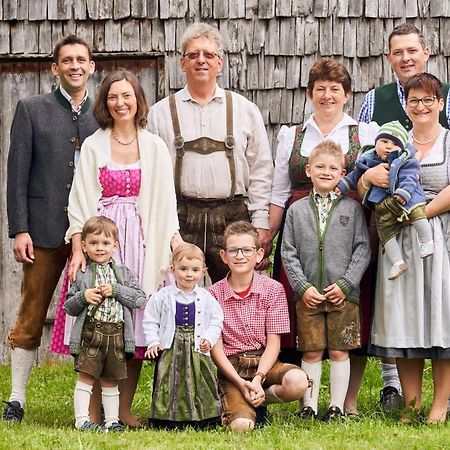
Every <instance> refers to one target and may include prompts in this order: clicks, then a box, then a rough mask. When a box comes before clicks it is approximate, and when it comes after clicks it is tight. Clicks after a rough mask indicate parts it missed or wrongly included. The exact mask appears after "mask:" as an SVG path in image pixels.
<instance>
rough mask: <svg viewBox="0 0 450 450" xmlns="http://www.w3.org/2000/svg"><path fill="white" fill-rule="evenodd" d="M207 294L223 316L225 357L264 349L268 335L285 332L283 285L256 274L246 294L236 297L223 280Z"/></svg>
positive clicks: (287, 326)
mask: <svg viewBox="0 0 450 450" xmlns="http://www.w3.org/2000/svg"><path fill="white" fill-rule="evenodd" d="M209 291H210V292H211V294H212V295H213V296H214V297H215V298H216V299H217V301H218V302H219V304H220V306H221V307H222V310H223V314H224V326H223V331H222V340H223V348H224V352H225V354H226V355H227V356H231V355H235V354H236V353H241V352H246V351H255V350H259V349H261V348H263V349H264V348H265V347H266V344H267V335H268V334H284V333H289V331H290V326H289V313H288V305H287V300H286V294H285V292H284V288H283V286H282V285H281V284H280V283H278V282H277V281H275V280H272V279H271V278H269V277H266V276H264V275H259V274H257V273H255V274H254V276H253V283H252V286H251V289H250V292H249V293H248V295H247V296H246V297H245V298H243V299H242V298H240V297H239V295H237V294H236V293H235V292H234V291H233V289H232V288H231V287H230V285H229V283H228V280H227V279H223V280H221V281H219V282H217V283H215V284H213V285H212V286H211V287H210V288H209Z"/></svg>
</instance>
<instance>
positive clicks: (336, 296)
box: [324, 283, 345, 307]
mask: <svg viewBox="0 0 450 450" xmlns="http://www.w3.org/2000/svg"><path fill="white" fill-rule="evenodd" d="M324 291H325V297H326V298H327V300H328V301H329V302H330V303H332V304H333V305H334V306H336V307H339V306H341V305H343V303H344V300H345V294H344V293H343V292H342V289H341V288H340V287H339V286H338V285H337V284H336V283H333V284H330V286H327V287H326V288H325V289H324Z"/></svg>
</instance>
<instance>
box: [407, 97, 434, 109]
mask: <svg viewBox="0 0 450 450" xmlns="http://www.w3.org/2000/svg"><path fill="white" fill-rule="evenodd" d="M436 99H437V97H422V98H411V99H408V101H407V103H408V106H411V107H412V108H416V107H417V106H419V103H420V102H422V105H423V106H426V107H428V106H433V105H434V102H435V101H436Z"/></svg>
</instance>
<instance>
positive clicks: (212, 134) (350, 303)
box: [2, 22, 450, 432]
mask: <svg viewBox="0 0 450 450" xmlns="http://www.w3.org/2000/svg"><path fill="white" fill-rule="evenodd" d="M180 53H181V56H180V68H181V70H182V71H183V72H184V74H185V76H186V86H185V87H184V88H183V89H181V90H180V91H178V92H176V93H175V94H171V95H169V96H168V97H167V98H164V99H163V100H161V101H159V102H157V103H156V104H154V105H152V106H151V107H149V105H148V104H147V101H146V98H145V94H144V90H143V88H142V85H141V84H140V82H139V80H138V78H137V77H136V76H135V75H134V74H133V73H131V72H130V71H127V70H122V69H119V70H116V71H114V72H113V73H111V74H110V75H107V76H106V77H105V78H104V79H103V81H102V83H101V85H100V87H99V89H98V92H97V93H96V97H95V101H92V100H91V98H90V97H89V95H88V92H87V83H88V79H89V77H90V76H91V75H92V74H93V73H94V71H95V62H94V61H93V57H92V51H91V47H90V46H89V44H88V43H86V42H85V41H84V40H82V39H80V38H79V37H77V36H75V35H70V36H67V37H64V38H63V39H62V40H61V41H59V42H58V43H57V45H56V46H55V48H54V52H53V63H52V65H51V71H52V74H53V75H54V76H55V77H57V78H58V79H59V84H58V87H57V88H56V89H55V90H54V91H53V92H51V93H46V94H41V95H36V96H32V97H29V98H24V99H20V100H19V101H18V103H17V107H16V112H15V115H14V119H13V123H12V127H11V140H10V150H9V156H8V177H7V207H8V224H9V236H10V237H11V238H12V239H13V240H14V242H13V252H14V256H15V259H16V261H17V262H18V263H21V264H22V267H23V277H22V285H21V301H20V307H19V311H18V316H17V320H16V323H15V324H14V326H13V328H12V329H11V330H10V332H9V334H8V342H9V347H10V355H11V385H12V389H11V394H10V397H9V399H8V401H5V402H4V403H5V406H4V409H3V416H2V418H3V420H4V421H9V422H21V421H22V419H23V417H24V411H25V400H26V389H27V384H28V380H29V378H30V374H31V369H32V366H33V364H34V361H35V356H36V351H37V349H38V347H39V345H40V341H41V336H42V331H43V327H44V323H45V318H46V315H47V311H48V308H49V305H50V302H51V298H52V295H53V292H54V291H55V289H56V287H57V284H58V280H59V279H60V277H61V274H64V277H63V278H64V282H63V286H62V291H61V294H60V299H59V305H58V310H57V316H56V320H55V325H54V329H53V336H52V341H51V350H52V351H54V352H57V353H65V354H68V353H70V354H72V355H73V356H74V368H75V370H76V372H77V374H78V378H77V381H76V384H75V392H74V414H75V427H76V428H77V429H79V430H91V431H115V432H121V431H124V430H125V429H126V427H129V428H136V427H139V426H140V421H139V420H138V419H137V418H136V417H135V416H134V415H133V413H132V403H133V397H134V394H135V391H136V388H137V384H138V380H139V376H140V372H141V368H142V364H143V361H144V360H146V359H149V360H152V361H154V362H155V375H154V382H153V388H152V393H151V394H152V395H151V396H152V400H151V406H150V412H149V419H148V423H149V425H150V426H153V427H161V428H176V429H183V428H185V427H186V426H192V427H194V428H205V427H210V426H216V425H219V424H221V425H222V426H224V427H229V428H231V429H232V430H234V431H236V432H246V431H250V430H252V429H253V428H254V427H255V426H257V425H259V424H262V423H264V421H265V419H266V417H267V414H268V412H267V405H268V404H271V403H283V402H291V401H298V402H299V409H298V411H297V413H296V414H297V415H298V416H299V417H300V418H301V419H303V420H317V419H318V417H319V410H318V404H319V402H318V400H319V392H320V385H321V377H322V365H323V360H324V359H325V358H329V363H330V402H329V407H328V408H327V410H326V411H325V412H324V414H323V417H322V420H323V421H325V422H331V421H338V420H341V418H342V417H344V416H345V415H347V416H357V415H358V407H357V402H358V394H359V390H360V387H361V384H362V382H363V379H364V369H365V365H366V361H367V357H368V356H377V357H379V358H380V359H381V362H380V363H381V372H382V376H383V389H382V390H381V392H380V401H381V404H382V407H383V408H384V409H385V410H386V411H391V410H394V409H399V408H404V409H403V412H402V414H401V419H400V420H401V421H402V422H403V423H405V424H407V423H413V422H414V421H415V420H416V418H417V417H418V416H421V415H422V414H423V415H424V420H426V421H427V422H428V423H436V422H444V421H445V420H446V417H447V408H448V402H449V396H450V138H449V131H448V130H449V128H450V100H449V98H448V96H449V85H448V84H445V83H441V81H440V80H439V79H438V78H436V77H435V76H434V75H432V74H430V73H427V72H426V71H425V67H426V62H427V60H428V57H429V49H428V48H427V46H426V44H425V42H424V37H423V35H422V34H421V32H420V31H419V30H418V29H417V28H416V27H415V26H414V25H412V24H409V23H404V24H401V25H398V26H397V27H396V28H394V30H393V31H392V33H391V34H390V36H389V50H388V53H387V55H386V58H387V61H388V63H389V64H390V66H391V67H392V69H393V71H394V72H395V75H396V77H397V80H396V81H395V82H393V83H389V84H386V85H383V86H380V87H377V88H375V89H373V90H371V91H370V92H369V93H368V94H367V95H366V96H365V98H364V101H363V103H362V105H361V110H360V113H359V116H358V119H357V120H355V119H353V118H352V117H350V116H349V115H348V114H347V113H346V112H344V108H345V106H346V103H347V102H348V100H349V98H350V96H351V91H352V80H351V77H350V75H349V73H348V71H347V69H346V68H345V66H344V65H343V64H342V63H340V62H338V61H336V60H333V59H322V58H321V59H318V60H317V61H316V62H315V63H314V65H313V66H312V67H311V68H310V70H309V79H308V85H307V98H308V100H309V101H310V102H311V104H312V107H313V113H312V114H311V116H310V117H309V118H308V119H307V120H305V122H304V123H302V124H299V125H297V126H292V127H288V126H282V127H281V129H280V131H279V135H278V145H277V148H276V156H275V161H273V158H272V151H271V148H270V145H269V141H268V138H267V133H266V130H265V127H264V122H263V119H262V116H261V113H260V111H259V109H258V107H257V106H256V105H255V104H253V103H252V102H250V101H249V100H247V99H246V98H245V97H243V96H241V95H239V94H237V93H234V92H230V91H227V90H224V89H222V88H221V87H219V85H218V83H217V77H218V76H219V75H220V72H221V70H222V68H223V64H224V60H223V43H222V37H221V35H220V33H219V31H218V29H217V28H215V27H214V26H211V25H209V24H206V23H201V22H199V23H194V24H192V25H190V26H188V27H187V28H186V30H185V32H184V34H183V36H182V39H181V48H180ZM275 242H276V244H275ZM273 246H274V248H273V250H274V252H273V272H272V277H271V278H270V277H268V276H266V275H263V274H261V271H264V270H266V269H267V268H268V267H269V266H270V264H271V260H270V259H269V256H271V254H272V247H273ZM425 359H431V362H432V378H433V383H434V390H433V399H432V403H431V407H426V408H424V406H423V405H422V377H423V372H424V361H425Z"/></svg>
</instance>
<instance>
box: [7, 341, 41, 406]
mask: <svg viewBox="0 0 450 450" xmlns="http://www.w3.org/2000/svg"><path fill="white" fill-rule="evenodd" d="M35 357H36V349H33V350H26V349H24V348H19V347H16V348H15V349H11V382H12V389H11V395H10V397H9V401H10V402H12V401H17V402H19V403H20V406H22V408H23V407H24V406H25V394H26V390H27V385H28V380H29V378H30V373H31V369H32V367H33V364H34V360H35Z"/></svg>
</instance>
